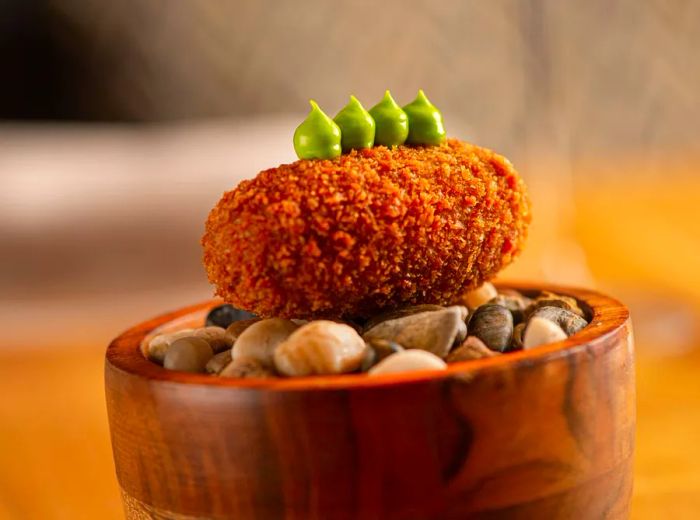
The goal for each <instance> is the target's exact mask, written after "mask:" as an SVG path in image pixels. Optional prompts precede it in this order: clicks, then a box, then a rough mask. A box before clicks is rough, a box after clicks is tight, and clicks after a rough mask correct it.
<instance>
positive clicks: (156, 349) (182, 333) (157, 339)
mask: <svg viewBox="0 0 700 520" xmlns="http://www.w3.org/2000/svg"><path fill="white" fill-rule="evenodd" d="M193 332H194V329H182V330H178V331H175V332H165V333H163V334H158V335H157V336H154V337H152V338H151V339H150V340H149V341H148V343H146V344H144V345H142V349H141V352H142V353H143V355H144V356H146V357H147V358H148V359H150V360H151V361H154V362H156V363H159V364H161V365H162V364H163V360H164V359H165V353H166V352H167V351H168V348H170V345H172V344H173V342H174V341H176V340H178V339H180V338H186V337H188V336H192V333H193Z"/></svg>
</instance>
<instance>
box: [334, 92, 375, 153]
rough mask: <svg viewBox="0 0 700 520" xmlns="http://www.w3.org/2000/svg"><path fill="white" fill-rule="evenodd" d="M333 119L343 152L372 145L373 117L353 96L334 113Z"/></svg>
mask: <svg viewBox="0 0 700 520" xmlns="http://www.w3.org/2000/svg"><path fill="white" fill-rule="evenodd" d="M333 121H335V123H336V124H337V125H338V126H339V127H340V133H341V141H340V144H341V146H342V148H343V153H345V152H349V151H350V150H353V149H354V150H359V149H360V148H371V147H372V145H374V131H375V127H376V125H375V123H374V119H372V116H371V115H369V112H367V110H365V107H363V106H362V103H360V102H359V101H358V100H357V98H356V97H355V96H350V102H349V103H348V104H347V105H345V108H343V109H342V110H341V111H340V112H338V113H337V114H336V116H335V117H334V118H333Z"/></svg>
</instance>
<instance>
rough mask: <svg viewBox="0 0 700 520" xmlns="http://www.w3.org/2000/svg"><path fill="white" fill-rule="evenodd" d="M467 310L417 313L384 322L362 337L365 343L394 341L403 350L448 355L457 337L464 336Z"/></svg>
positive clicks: (441, 355) (453, 307)
mask: <svg viewBox="0 0 700 520" xmlns="http://www.w3.org/2000/svg"><path fill="white" fill-rule="evenodd" d="M466 313H467V310H466V309H465V308H464V307H463V306H460V305H454V306H452V307H446V308H443V309H441V310H433V311H428V312H420V313H418V314H411V315H409V316H404V317H402V318H396V319H392V320H387V321H383V322H382V323H379V324H377V325H375V326H374V327H372V328H371V329H369V330H368V331H367V332H365V334H364V335H363V337H364V339H365V341H367V342H369V341H371V340H373V339H377V338H378V339H385V340H389V341H395V342H396V343H398V344H400V345H402V346H403V347H404V348H406V349H420V350H425V351H428V352H431V353H433V354H435V355H437V356H439V357H441V358H444V357H445V356H447V353H448V352H449V351H450V349H451V348H452V345H454V344H455V342H456V341H459V338H460V336H461V337H462V338H464V336H465V335H466V330H465V324H464V318H463V317H464V316H466Z"/></svg>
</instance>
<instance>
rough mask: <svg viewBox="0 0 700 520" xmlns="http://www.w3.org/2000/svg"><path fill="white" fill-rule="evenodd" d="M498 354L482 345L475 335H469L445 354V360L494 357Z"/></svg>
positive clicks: (453, 361)
mask: <svg viewBox="0 0 700 520" xmlns="http://www.w3.org/2000/svg"><path fill="white" fill-rule="evenodd" d="M498 354H499V353H498V352H495V351H493V350H491V349H490V348H488V347H487V346H486V345H484V342H483V341H481V340H480V339H479V338H477V337H476V336H469V337H468V338H467V339H465V340H464V342H463V343H462V344H461V345H460V346H459V347H457V348H455V349H453V350H452V351H451V352H450V353H449V354H448V355H447V358H446V359H445V361H447V362H448V363H455V362H458V361H468V360H471V359H481V358H485V357H494V356H498Z"/></svg>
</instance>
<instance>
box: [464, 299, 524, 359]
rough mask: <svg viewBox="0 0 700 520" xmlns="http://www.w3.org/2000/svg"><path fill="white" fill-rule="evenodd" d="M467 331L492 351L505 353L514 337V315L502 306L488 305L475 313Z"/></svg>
mask: <svg viewBox="0 0 700 520" xmlns="http://www.w3.org/2000/svg"><path fill="white" fill-rule="evenodd" d="M467 329H468V330H469V335H470V336H476V337H477V338H479V339H480V340H481V341H483V342H484V344H486V346H487V347H488V348H490V349H491V350H496V351H498V352H504V351H505V350H507V349H508V347H509V346H510V342H511V339H512V337H513V315H512V314H511V313H510V311H509V310H508V309H506V308H505V307H503V306H501V305H497V304H494V303H487V304H485V305H482V306H481V307H479V308H477V309H476V310H475V311H474V314H472V316H471V319H470V320H469V324H468V326H467Z"/></svg>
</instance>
